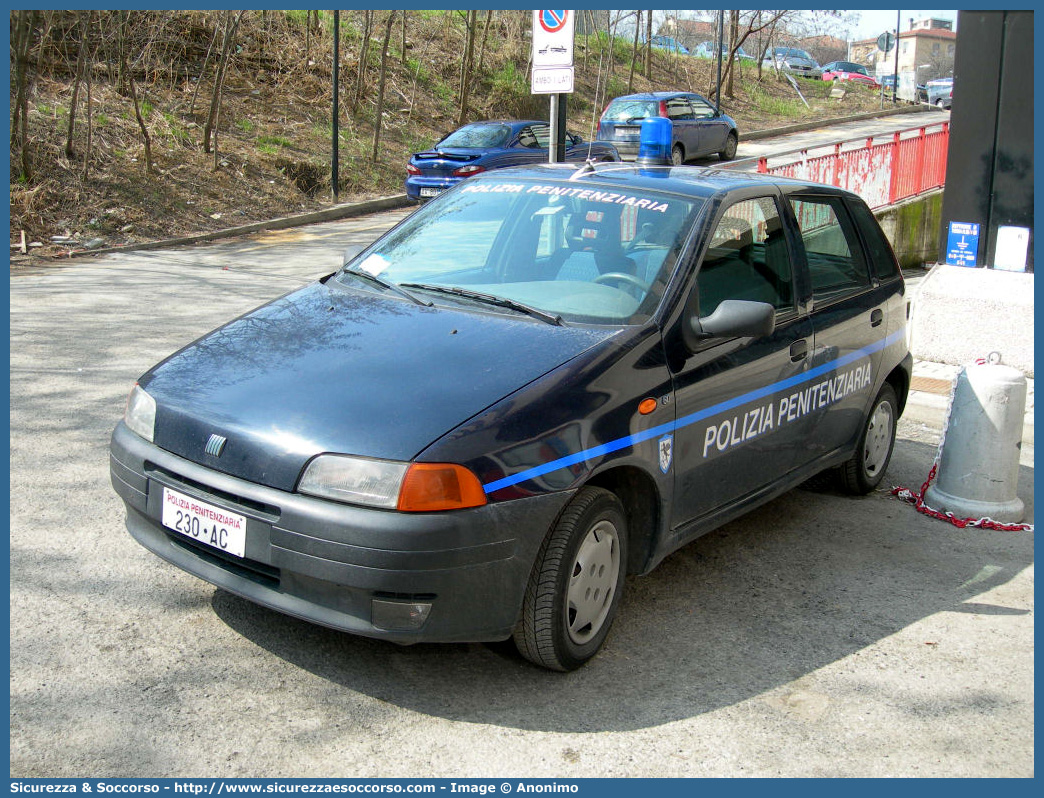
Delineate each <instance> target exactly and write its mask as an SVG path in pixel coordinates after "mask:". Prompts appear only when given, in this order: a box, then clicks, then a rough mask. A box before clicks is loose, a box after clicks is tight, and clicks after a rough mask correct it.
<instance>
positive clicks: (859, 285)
mask: <svg viewBox="0 0 1044 798" xmlns="http://www.w3.org/2000/svg"><path fill="white" fill-rule="evenodd" d="M790 202H791V205H792V206H793V208H794V216H795V218H796V219H797V223H798V227H799V228H800V230H801V239H802V241H803V242H804V244H805V253H806V255H807V257H808V270H809V277H810V278H811V281H812V298H813V300H814V301H815V302H816V304H820V303H823V302H832V301H834V300H836V299H840V298H842V297H846V296H849V295H852V294H856V293H859V292H860V291H864V290H866V289H868V288H869V287H870V273H869V272H868V271H867V268H866V261H865V259H864V258H863V253H862V248H861V247H860V244H859V238H858V236H857V235H856V234H855V228H854V226H853V224H852V221H851V219H850V218H849V216H848V212H847V211H846V210H845V206H844V201H843V200H842V199H841V197H811V198H810V197H802V198H801V199H796V198H793V197H792V198H791V200H790Z"/></svg>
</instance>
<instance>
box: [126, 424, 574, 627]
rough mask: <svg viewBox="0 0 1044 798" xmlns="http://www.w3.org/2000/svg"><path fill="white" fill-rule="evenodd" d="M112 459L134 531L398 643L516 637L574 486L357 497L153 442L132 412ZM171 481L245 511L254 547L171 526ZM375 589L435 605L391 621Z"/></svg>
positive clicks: (225, 577) (267, 596) (256, 598)
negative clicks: (479, 496) (234, 546)
mask: <svg viewBox="0 0 1044 798" xmlns="http://www.w3.org/2000/svg"><path fill="white" fill-rule="evenodd" d="M109 468H110V476H111V479H112V485H113V488H115V490H116V492H117V493H118V494H119V495H120V497H121V498H122V499H123V500H124V503H125V504H126V508H127V521H126V524H127V529H128V531H129V532H130V533H131V535H132V536H133V537H134V538H135V539H136V540H137V541H138V542H139V543H141V544H142V545H143V546H145V548H147V549H149V550H150V551H152V552H153V553H155V554H157V555H159V556H160V557H162V558H163V559H165V560H167V561H168V562H170V563H173V564H174V565H176V566H178V567H179V568H181V569H183V570H185V571H188V572H189V573H191V574H194V575H195V576H198V577H200V578H201V579H204V580H206V581H207V582H210V583H212V584H214V585H217V586H218V587H221V588H224V589H225V590H228V591H229V592H231V593H235V594H237V595H239V596H242V597H244V598H246V599H249V600H251V601H253V602H256V603H257V604H261V605H263V606H266V607H270V608H272V609H274V610H277V611H279V612H283V613H285V614H287V615H292V616H295V617H297V618H303V619H304V620H307V621H311V622H313V623H318V624H321V625H323V626H328V627H331V628H334V629H339V630H342V631H346V632H352V633H354V634H359V635H364V636H366V637H376V638H381V639H385V640H391V641H394V642H398V643H419V642H479V641H490V640H503V639H506V638H507V637H509V636H510V635H511V632H512V630H513V629H514V626H515V624H516V622H517V620H518V617H519V614H520V612H521V607H522V598H523V594H524V591H525V588H526V584H527V582H528V579H529V573H530V571H531V569H532V566H533V563H534V561H535V559H536V553H537V550H538V549H539V547H540V543H541V541H542V540H543V538H544V536H545V534H546V532H547V530H548V529H549V528H550V526H551V524H552V523H553V522H554V520H555V518H556V517H557V516H558V514H559V512H560V511H561V509H562V507H563V506H564V505H565V503H566V502H567V501H568V500H569V498H570V495H571V494H569V493H554V494H547V495H543V496H534V497H530V498H525V499H518V500H514V501H508V502H497V503H493V504H488V505H486V506H484V507H479V508H474V509H471V510H461V511H456V512H449V513H399V512H393V511H385V510H376V509H371V508H364V507H353V506H349V505H342V504H337V503H335V502H330V501H325V500H322V499H315V498H312V497H309V496H304V495H301V494H297V493H287V492H285V491H279V490H275V489H272V488H267V487H264V486H261V485H257V484H254V483H251V482H246V481H244V480H241V479H237V478H235V477H231V476H228V475H226V474H221V473H219V472H216V471H213V470H211V469H208V468H205V467H203V466H200V465H198V464H196V463H192V462H190V461H188V460H185V459H183V458H180V457H177V456H176V455H172V454H170V453H169V452H166V451H164V450H162V449H160V448H159V447H157V446H154V445H153V444H151V443H149V442H147V441H145V440H144V439H142V438H140V437H138V436H137V435H135V434H134V433H133V432H131V431H130V430H129V429H127V428H126V426H125V425H124V424H123V423H122V422H120V424H119V425H118V426H117V427H116V429H115V431H114V432H113V434H112V441H111V444H110V453H109ZM164 485H165V486H167V487H169V488H171V489H173V490H177V491H180V492H182V493H185V494H188V495H191V496H193V497H195V498H197V499H200V500H202V501H205V502H209V503H211V504H215V505H218V506H220V507H223V508H225V509H227V510H231V511H233V512H236V513H239V514H241V515H245V516H246V517H247V527H246V534H247V541H246V553H245V557H243V558H238V557H234V556H230V555H226V554H224V553H223V552H220V551H217V550H215V549H210V548H209V547H206V546H202V545H200V544H197V543H195V542H193V541H191V540H189V539H188V538H185V537H183V536H182V535H179V534H178V533H177V532H174V531H172V530H169V529H167V528H166V527H164V526H163V525H162V524H161V522H160V518H161V502H162V493H163V491H162V487H163V486H164ZM375 601H377V602H378V603H383V606H387V604H388V603H389V602H391V603H393V604H394V603H396V602H401V603H402V604H414V603H425V604H430V605H431V610H430V612H429V614H428V616H427V619H426V620H425V622H424V624H423V625H422V626H421V627H420V628H418V629H402V628H398V629H396V628H380V627H379V626H377V625H375V624H374V618H373V615H372V612H373V607H374V602H375Z"/></svg>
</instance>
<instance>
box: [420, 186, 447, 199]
mask: <svg viewBox="0 0 1044 798" xmlns="http://www.w3.org/2000/svg"><path fill="white" fill-rule="evenodd" d="M442 191H443V190H442V189H441V188H434V187H432V186H424V187H422V188H421V190H420V195H421V196H422V197H437V196H439V194H441V193H442Z"/></svg>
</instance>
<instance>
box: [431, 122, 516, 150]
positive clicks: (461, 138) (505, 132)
mask: <svg viewBox="0 0 1044 798" xmlns="http://www.w3.org/2000/svg"><path fill="white" fill-rule="evenodd" d="M510 137H511V128H509V127H508V126H507V125H500V124H496V123H493V124H483V123H478V124H474V125H465V126H464V127H462V128H460V130H455V131H454V132H452V133H450V134H449V135H448V136H447V137H446V138H444V139H443V140H442V141H440V142H439V146H440V147H477V148H482V147H503V146H504V145H505V144H507V142H508V139H509V138H510Z"/></svg>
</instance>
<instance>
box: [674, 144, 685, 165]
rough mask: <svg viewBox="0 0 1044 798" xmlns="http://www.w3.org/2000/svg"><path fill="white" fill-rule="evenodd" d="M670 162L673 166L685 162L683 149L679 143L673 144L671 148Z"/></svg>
mask: <svg viewBox="0 0 1044 798" xmlns="http://www.w3.org/2000/svg"><path fill="white" fill-rule="evenodd" d="M671 163H672V164H673V165H674V166H681V165H682V164H684V163H685V150H684V149H682V145H681V144H675V145H674V146H673V147H672V148H671Z"/></svg>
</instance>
